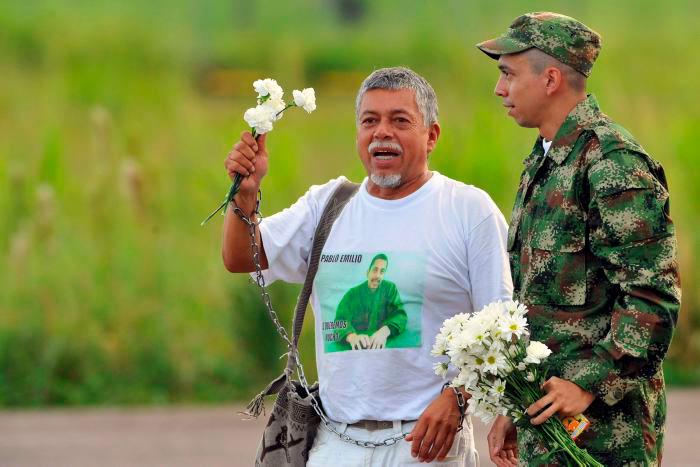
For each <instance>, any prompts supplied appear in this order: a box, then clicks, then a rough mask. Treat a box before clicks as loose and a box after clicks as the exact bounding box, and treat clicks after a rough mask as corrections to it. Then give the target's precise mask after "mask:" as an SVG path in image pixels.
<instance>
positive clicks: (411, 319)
mask: <svg viewBox="0 0 700 467" xmlns="http://www.w3.org/2000/svg"><path fill="white" fill-rule="evenodd" d="M424 277H425V255H424V254H421V253H416V252H403V251H402V252H394V253H392V252H373V253H364V252H363V253H328V252H325V251H324V253H323V254H322V255H321V259H320V262H319V269H318V273H317V274H316V279H315V283H314V287H315V290H317V291H320V292H319V296H318V299H319V302H320V305H321V332H322V334H323V348H324V351H325V352H342V351H350V350H352V351H361V350H371V349H388V348H406V347H420V345H421V312H422V307H423V281H424Z"/></svg>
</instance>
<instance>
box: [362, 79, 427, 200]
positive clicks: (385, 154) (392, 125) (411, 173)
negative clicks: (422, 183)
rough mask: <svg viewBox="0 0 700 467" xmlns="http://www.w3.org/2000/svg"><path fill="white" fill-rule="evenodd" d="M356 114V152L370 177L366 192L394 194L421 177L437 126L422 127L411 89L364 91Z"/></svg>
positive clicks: (421, 120) (421, 117)
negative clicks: (392, 191) (357, 116)
mask: <svg viewBox="0 0 700 467" xmlns="http://www.w3.org/2000/svg"><path fill="white" fill-rule="evenodd" d="M358 114H359V120H358V127H357V152H358V154H359V156H360V160H361V161H362V164H363V165H364V166H365V170H367V174H368V175H369V176H370V185H369V190H370V192H372V190H373V188H376V187H379V188H384V189H390V190H397V191H398V190H400V189H401V186H402V185H404V184H406V183H407V182H411V181H414V180H417V179H420V178H421V177H424V176H425V174H426V172H427V171H428V154H429V153H430V151H432V150H433V148H434V147H435V143H436V141H437V137H438V135H439V126H438V125H437V123H435V124H433V125H431V127H430V128H426V127H425V124H424V123H423V116H422V114H421V113H420V110H418V105H417V104H416V99H415V93H414V91H413V90H412V89H399V90H388V89H372V90H370V91H367V92H366V93H365V95H364V96H363V98H362V102H361V103H360V109H359V112H358Z"/></svg>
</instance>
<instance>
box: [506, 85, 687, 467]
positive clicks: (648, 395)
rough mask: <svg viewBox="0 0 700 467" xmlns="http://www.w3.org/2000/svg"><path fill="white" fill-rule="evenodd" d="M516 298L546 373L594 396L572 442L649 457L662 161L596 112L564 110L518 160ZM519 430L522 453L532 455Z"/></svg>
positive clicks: (665, 314) (663, 278)
mask: <svg viewBox="0 0 700 467" xmlns="http://www.w3.org/2000/svg"><path fill="white" fill-rule="evenodd" d="M508 250H509V254H510V263H511V271H512V274H513V285H514V289H515V291H514V295H515V298H516V299H517V300H520V301H521V302H524V303H525V304H527V305H528V307H529V308H530V313H529V316H528V319H529V322H530V326H531V333H532V339H534V340H539V341H543V342H545V343H546V344H547V345H548V346H549V347H550V348H551V349H552V350H553V354H552V356H551V357H550V360H551V361H550V364H551V374H552V375H556V376H559V377H561V378H564V379H567V380H569V381H573V382H574V383H576V384H578V385H579V386H581V387H582V388H584V389H585V390H587V391H589V392H591V393H593V394H594V395H595V396H596V399H595V401H594V402H593V404H591V406H590V407H589V409H588V410H587V411H586V412H585V415H586V416H587V417H588V418H589V419H590V420H591V422H592V426H591V428H589V429H588V430H587V431H586V432H584V434H582V435H581V436H580V438H579V440H580V444H581V445H582V446H583V447H586V448H587V449H588V450H589V452H591V454H593V455H594V456H596V457H598V458H599V459H600V460H601V462H602V463H603V464H605V465H654V464H656V463H657V462H659V461H660V457H661V450H662V446H663V433H664V423H665V416H666V401H665V390H664V380H663V372H662V369H661V363H662V361H663V358H664V356H665V354H666V351H667V349H668V346H669V344H670V342H671V337H672V334H673V329H674V326H675V324H676V321H677V317H678V311H679V307H680V294H681V293H680V279H679V274H678V264H677V261H676V239H675V233H674V225H673V223H672V221H671V218H670V217H669V199H668V190H667V184H666V179H665V175H664V172H663V169H662V168H661V166H660V165H659V164H658V163H657V162H656V161H654V160H653V159H652V158H651V157H649V156H648V155H647V154H646V153H645V151H644V149H643V148H642V147H641V146H640V145H639V144H637V143H636V142H635V141H634V139H632V137H631V135H630V134H629V133H628V132H627V131H626V130H625V129H624V128H622V127H621V126H619V125H617V124H616V123H614V122H613V121H612V120H610V119H609V118H608V117H607V116H606V115H605V114H603V113H601V112H600V109H599V108H598V103H597V102H596V99H595V97H594V96H592V95H590V96H589V97H588V98H587V99H586V100H584V101H583V102H581V103H579V104H578V105H577V106H576V107H575V108H574V109H573V110H572V111H571V113H570V114H569V115H568V116H567V118H566V120H565V121H564V123H563V124H562V126H561V127H560V129H559V131H558V132H557V135H556V137H555V138H554V140H553V142H552V145H551V147H550V149H549V151H548V152H547V154H546V155H545V154H544V150H543V148H542V139H541V138H539V139H538V140H537V142H536V143H535V146H534V149H533V151H532V154H530V156H529V157H527V158H526V160H525V169H524V170H523V173H522V176H521V180H520V188H519V190H518V194H517V196H516V200H515V206H514V208H513V214H512V216H511V224H510V229H509V234H508ZM528 432H529V429H528V428H524V429H521V430H519V432H518V438H519V443H520V444H521V446H520V454H521V456H523V458H522V460H524V461H525V462H527V459H528V458H530V457H529V456H531V455H532V454H535V453H537V452H538V447H537V446H536V443H535V442H534V439H533V437H532V433H531V432H530V433H528Z"/></svg>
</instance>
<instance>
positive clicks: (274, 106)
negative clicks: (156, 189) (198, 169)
mask: <svg viewBox="0 0 700 467" xmlns="http://www.w3.org/2000/svg"><path fill="white" fill-rule="evenodd" d="M253 89H255V91H256V92H257V93H258V97H257V105H256V106H255V107H252V108H250V109H248V110H246V111H245V113H244V114H243V120H245V121H246V123H247V124H248V125H250V128H251V132H252V134H253V137H256V136H257V135H262V134H265V133H268V132H270V131H272V128H273V125H272V124H273V123H274V122H276V121H278V120H280V119H281V118H282V117H283V116H284V111H285V110H287V109H289V108H291V107H301V108H303V109H304V110H306V112H308V113H311V112H313V111H314V110H316V93H315V92H314V89H313V88H306V89H303V90H301V91H299V90H296V89H295V90H294V91H292V97H293V98H294V99H293V101H291V102H289V103H286V102H285V101H284V98H283V96H284V90H283V89H282V86H280V85H279V84H277V81H275V80H274V79H271V78H267V79H259V80H256V81H255V82H254V83H253ZM242 180H243V176H242V175H241V174H238V173H237V174H236V176H235V177H234V179H233V184H232V185H231V188H230V189H229V190H228V193H227V194H226V198H225V199H224V202H223V203H222V204H221V205H220V206H219V207H218V208H216V209H215V210H214V211H213V212H212V213H211V214H209V216H207V218H206V219H204V220H203V221H202V225H204V224H205V223H206V222H207V221H208V220H209V219H211V218H212V217H214V214H216V213H217V212H219V211H221V210H222V209H223V210H224V212H226V206H228V204H229V203H230V202H231V201H232V200H233V197H234V196H236V193H238V189H239V188H240V186H241V181H242Z"/></svg>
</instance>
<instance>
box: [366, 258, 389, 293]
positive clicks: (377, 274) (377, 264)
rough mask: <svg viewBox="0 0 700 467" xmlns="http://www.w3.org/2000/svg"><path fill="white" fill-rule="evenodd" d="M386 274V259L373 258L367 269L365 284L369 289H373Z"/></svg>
mask: <svg viewBox="0 0 700 467" xmlns="http://www.w3.org/2000/svg"><path fill="white" fill-rule="evenodd" d="M384 274H386V261H384V260H383V259H378V260H375V261H374V263H372V266H370V268H369V271H367V285H368V286H369V288H370V289H372V290H375V289H377V287H379V284H381V283H382V281H383V280H384Z"/></svg>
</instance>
